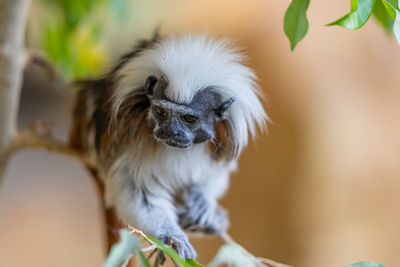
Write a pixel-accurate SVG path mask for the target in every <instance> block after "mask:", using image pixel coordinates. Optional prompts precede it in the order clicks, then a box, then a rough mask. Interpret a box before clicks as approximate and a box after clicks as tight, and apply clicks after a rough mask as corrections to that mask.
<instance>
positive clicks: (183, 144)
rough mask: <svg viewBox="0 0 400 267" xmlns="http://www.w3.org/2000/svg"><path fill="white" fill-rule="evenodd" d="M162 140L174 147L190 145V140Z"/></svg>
mask: <svg viewBox="0 0 400 267" xmlns="http://www.w3.org/2000/svg"><path fill="white" fill-rule="evenodd" d="M163 142H164V143H165V144H166V145H168V146H170V147H176V148H188V147H190V146H191V145H192V142H188V143H179V142H175V141H173V140H164V141H163Z"/></svg>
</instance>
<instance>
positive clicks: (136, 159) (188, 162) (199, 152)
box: [105, 144, 237, 204]
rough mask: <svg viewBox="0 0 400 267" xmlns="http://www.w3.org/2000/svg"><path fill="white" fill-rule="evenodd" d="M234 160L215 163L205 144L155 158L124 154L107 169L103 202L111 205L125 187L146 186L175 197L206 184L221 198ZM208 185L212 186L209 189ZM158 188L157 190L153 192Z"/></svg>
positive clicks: (169, 150) (164, 152) (171, 150)
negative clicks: (176, 194)
mask: <svg viewBox="0 0 400 267" xmlns="http://www.w3.org/2000/svg"><path fill="white" fill-rule="evenodd" d="M236 166H237V163H236V161H231V162H229V163H222V162H216V161H215V160H213V159H212V157H211V155H210V153H209V151H208V150H207V148H206V146H205V145H204V144H196V145H193V146H192V147H190V148H188V149H177V148H171V147H163V148H162V150H161V151H159V153H157V155H156V156H155V157H151V158H149V157H148V156H147V155H145V154H142V153H134V154H131V155H129V154H125V155H124V156H122V157H121V158H120V159H118V160H117V161H116V162H115V163H114V164H113V166H112V168H111V169H110V170H109V172H108V174H107V176H108V178H107V179H106V181H105V182H106V201H107V203H108V204H112V202H114V201H113V200H115V197H116V194H118V192H119V191H121V190H123V188H124V187H127V186H132V187H136V188H142V187H146V188H148V189H150V190H151V191H153V189H155V190H156V191H158V193H161V192H159V190H160V189H165V191H166V192H163V193H167V192H168V193H170V194H175V193H177V192H179V191H180V190H182V189H184V188H188V187H192V186H201V185H203V184H204V185H205V186H207V187H208V188H210V192H209V194H210V195H213V196H214V197H217V198H218V197H220V196H221V195H222V194H223V193H224V192H225V190H226V188H227V186H228V182H229V175H230V173H231V172H232V171H233V170H235V169H236ZM210 184H212V186H211V187H210ZM156 188H158V189H156Z"/></svg>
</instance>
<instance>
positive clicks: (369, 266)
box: [345, 261, 386, 267]
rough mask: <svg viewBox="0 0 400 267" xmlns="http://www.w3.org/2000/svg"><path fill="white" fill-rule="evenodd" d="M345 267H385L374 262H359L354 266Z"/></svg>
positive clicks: (347, 266)
mask: <svg viewBox="0 0 400 267" xmlns="http://www.w3.org/2000/svg"><path fill="white" fill-rule="evenodd" d="M345 267H386V266H384V265H382V264H379V263H375V262H370V261H361V262H357V263H354V264H350V265H346V266H345Z"/></svg>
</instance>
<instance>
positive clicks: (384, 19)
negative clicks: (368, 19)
mask: <svg viewBox="0 0 400 267" xmlns="http://www.w3.org/2000/svg"><path fill="white" fill-rule="evenodd" d="M374 17H375V19H376V20H377V21H378V22H379V23H380V24H381V26H382V27H383V28H384V29H385V30H386V33H387V34H391V33H392V30H393V23H394V20H393V18H392V16H391V15H390V14H389V12H388V11H387V9H386V8H385V6H384V5H383V3H382V1H381V0H377V1H376V3H375V6H374Z"/></svg>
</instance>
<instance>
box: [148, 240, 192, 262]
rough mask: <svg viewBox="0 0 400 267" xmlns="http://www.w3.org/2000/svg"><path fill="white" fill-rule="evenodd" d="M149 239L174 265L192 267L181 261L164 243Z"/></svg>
mask: <svg viewBox="0 0 400 267" xmlns="http://www.w3.org/2000/svg"><path fill="white" fill-rule="evenodd" d="M149 238H150V239H151V241H153V242H154V243H155V244H156V245H157V247H158V248H159V249H160V250H161V251H162V252H164V253H165V254H167V255H168V256H169V257H170V258H171V259H172V260H173V261H174V262H175V263H176V264H179V265H180V266H182V267H193V265H192V264H191V263H189V262H186V261H184V260H183V259H181V257H179V255H178V253H176V251H175V250H173V249H172V248H170V247H168V246H166V245H165V244H164V243H162V242H161V241H160V240H158V239H156V238H154V237H149Z"/></svg>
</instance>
